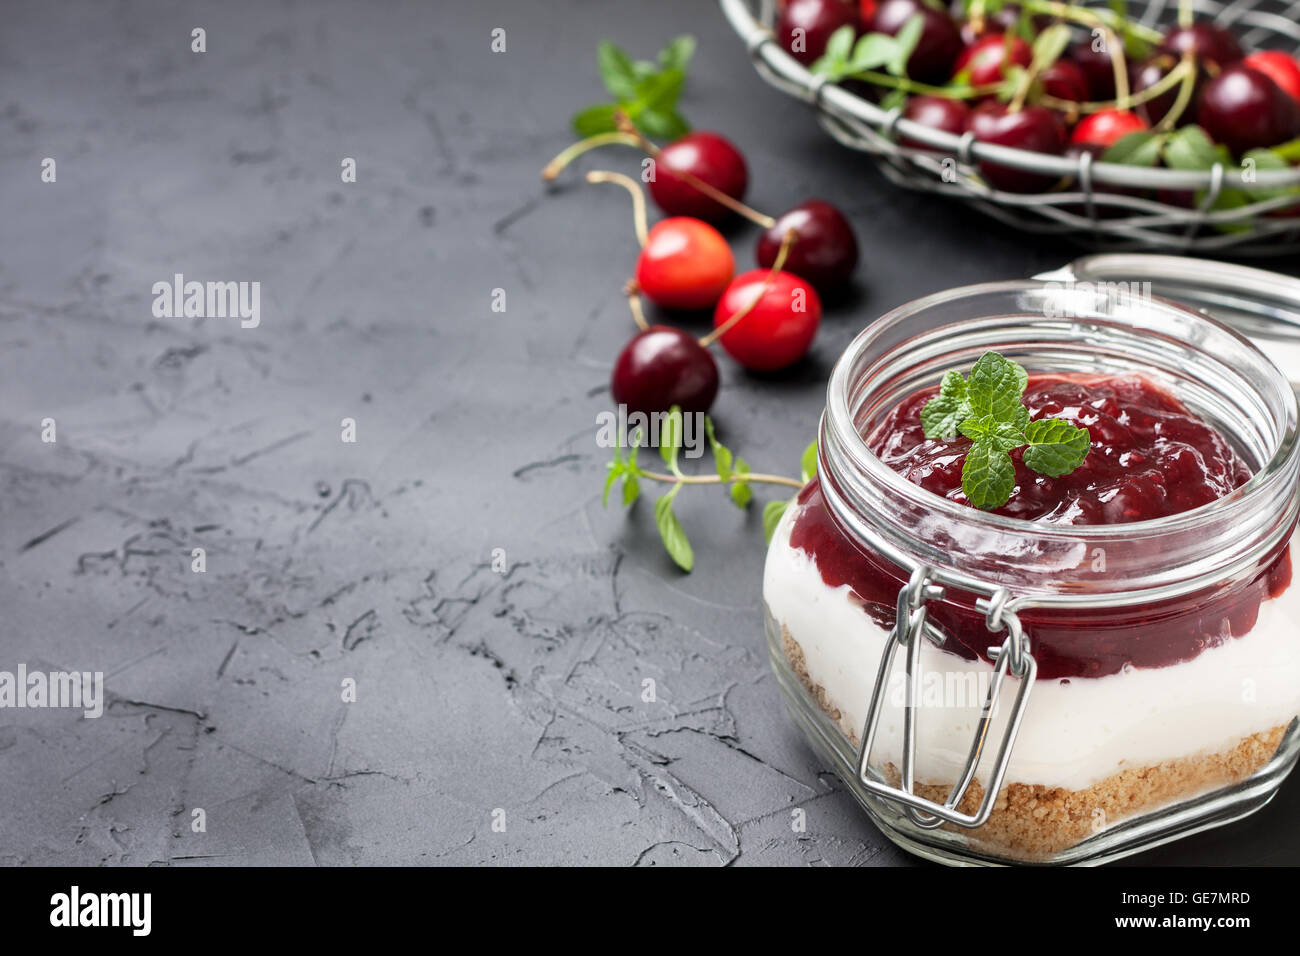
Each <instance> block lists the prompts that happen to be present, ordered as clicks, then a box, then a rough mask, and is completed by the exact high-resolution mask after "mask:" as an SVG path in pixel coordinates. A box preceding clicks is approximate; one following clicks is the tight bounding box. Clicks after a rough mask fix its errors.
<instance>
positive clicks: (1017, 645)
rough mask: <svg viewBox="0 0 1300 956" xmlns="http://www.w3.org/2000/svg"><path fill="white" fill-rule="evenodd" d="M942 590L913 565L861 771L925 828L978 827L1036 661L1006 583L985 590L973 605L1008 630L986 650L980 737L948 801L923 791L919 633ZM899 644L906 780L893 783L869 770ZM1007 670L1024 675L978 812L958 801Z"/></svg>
mask: <svg viewBox="0 0 1300 956" xmlns="http://www.w3.org/2000/svg"><path fill="white" fill-rule="evenodd" d="M943 595H944V589H943V587H942V586H940V585H938V584H936V583H935V581H934V574H933V572H932V571H931V570H930V569H929V568H927V567H925V566H921V567H918V568H916V569H915V570H914V571H913V572H912V576H911V579H910V580H909V581H908V582H907V584H906V585H905V586H904V587H903V588H902V590H900V591H899V592H898V606H897V617H896V619H895V622H894V629H893V631H892V632H890V635H889V639H888V640H887V641H886V643H885V648H884V651H883V653H882V654H881V657H880V669H879V670H878V671H877V673H876V684H875V687H874V688H873V689H872V691H871V702H870V704H869V706H868V709H867V720H866V724H865V725H864V726H863V728H862V745H861V748H860V749H859V751H858V779H859V780H860V781H861V782H862V785H863V786H864V787H866V788H867V790H869V791H871V792H872V793H874V794H876V795H878V796H881V797H884V798H885V799H886V800H891V801H893V802H895V803H900V804H902V805H903V807H904V808H905V809H906V811H907V815H908V816H909V817H910V818H911V820H912V822H914V823H915V824H917V825H918V826H921V827H925V828H926V829H933V828H935V827H940V826H942V825H943V824H944V823H955V824H957V825H958V826H963V827H978V826H983V824H984V823H985V822H986V821H987V820H988V818H989V816H990V814H992V813H993V805H994V803H995V802H996V800H997V795H998V791H999V790H1001V789H1002V780H1003V778H1004V777H1005V776H1006V772H1007V765H1008V763H1010V760H1011V747H1012V745H1013V744H1014V743H1015V741H1016V734H1017V733H1019V731H1020V721H1021V719H1022V718H1023V717H1024V714H1025V706H1026V704H1028V702H1029V692H1030V691H1031V690H1032V689H1033V686H1034V678H1035V676H1036V675H1037V673H1038V665H1037V664H1036V663H1035V661H1034V658H1033V656H1032V655H1031V654H1030V653H1029V646H1028V641H1027V640H1026V638H1025V635H1024V630H1023V629H1022V627H1021V625H1020V619H1019V618H1018V617H1017V616H1016V613H1015V611H1013V610H1011V608H1010V607H1009V606H1008V604H1009V602H1010V597H1011V596H1010V594H1009V593H1008V592H1007V590H1006V589H1005V588H999V589H997V590H995V591H993V592H992V593H991V594H990V596H989V597H987V598H980V599H979V600H977V601H976V602H975V607H976V608H977V609H978V610H980V611H982V612H984V622H985V625H986V626H987V627H988V629H989V631H991V632H995V633H996V632H999V631H1003V630H1005V631H1006V638H1005V640H1003V642H1002V645H1001V646H1000V647H990V648H989V650H988V654H989V657H990V658H992V659H993V661H994V667H993V677H992V680H990V682H989V689H988V694H987V696H986V697H985V699H984V708H983V710H982V711H981V713H980V719H979V722H978V723H977V725H976V727H975V737H974V740H973V741H972V742H971V749H970V753H969V755H968V756H967V758H966V765H965V767H964V769H963V770H962V774H961V777H960V778H959V779H958V780H957V782H956V783H955V784H954V785H953V788H952V792H951V793H949V795H948V799H947V800H945V801H944V802H943V803H941V804H940V803H936V802H934V801H933V800H927V799H926V798H924V797H919V796H917V795H916V793H915V792H914V791H915V789H916V717H917V710H918V708H919V703H920V698H921V682H922V678H923V674H922V672H921V646H922V641H921V640H920V638H921V637H922V636H933V635H930V630H931V628H929V626H928V624H927V621H926V617H927V611H926V602H927V601H931V600H937V599H939V598H942V597H943ZM899 647H905V648H906V649H907V661H906V675H907V685H906V687H907V697H906V702H905V705H904V710H903V760H902V763H903V765H902V767H901V778H902V779H901V782H900V785H899V786H897V787H891V786H890V785H889V784H887V783H885V782H884V781H883V780H882V779H873V778H872V776H871V773H870V761H871V748H872V744H873V743H874V742H875V739H876V731H877V729H878V727H879V724H880V715H881V713H882V712H883V710H884V706H885V698H886V693H887V685H888V683H889V676H890V674H892V673H893V669H894V654H895V653H896V652H897V651H898V648H899ZM1008 673H1010V674H1012V675H1013V676H1014V677H1016V678H1017V679H1018V680H1019V681H1020V688H1019V690H1018V691H1017V692H1016V699H1015V704H1014V706H1013V707H1012V710H1011V715H1010V717H1009V719H1008V721H1007V728H1006V732H1005V733H1004V734H1003V737H1002V741H1001V743H1000V744H999V746H998V752H997V757H996V758H995V760H994V763H993V767H992V769H991V772H990V773H989V779H988V783H987V785H986V787H985V789H984V798H983V800H982V801H981V802H980V805H979V807H978V809H976V811H975V812H974V813H973V814H967V813H960V812H958V811H957V807H958V806H959V805H960V804H961V802H962V800H963V799H965V797H966V792H967V791H968V790H969V789H970V785H971V783H972V782H973V781H974V780H975V773H976V771H977V770H978V769H979V763H980V757H981V756H982V755H983V753H984V745H985V743H986V742H987V738H988V729H989V724H990V722H991V721H992V719H993V714H994V711H995V708H996V706H997V700H998V692H999V691H1000V690H1001V688H1002V679H1003V678H1004V677H1006V676H1007V674H1008Z"/></svg>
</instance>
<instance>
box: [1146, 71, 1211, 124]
mask: <svg viewBox="0 0 1300 956" xmlns="http://www.w3.org/2000/svg"><path fill="white" fill-rule="evenodd" d="M1177 65H1178V58H1177V57H1175V56H1174V55H1173V54H1171V53H1157V54H1156V55H1155V56H1153V57H1152V58H1151V59H1149V60H1147V61H1146V62H1144V63H1142V64H1141V65H1140V66H1137V67H1135V68H1134V69H1133V73H1132V75H1131V76H1130V77H1129V88H1130V89H1131V90H1132V91H1133V92H1134V93H1141V92H1143V91H1145V90H1147V89H1149V88H1150V87H1152V86H1154V85H1155V84H1157V83H1159V82H1160V81H1161V80H1162V79H1163V78H1164V76H1165V74H1166V73H1168V72H1169V71H1170V70H1172V69H1173V68H1174V67H1175V66H1177ZM1196 82H1197V84H1198V85H1199V84H1200V82H1201V78H1200V77H1199V76H1198V78H1197V81H1196ZM1177 100H1178V87H1177V86H1173V87H1171V88H1170V89H1167V90H1165V91H1164V92H1163V93H1161V94H1160V95H1159V96H1157V97H1155V98H1154V99H1150V100H1147V101H1146V102H1145V103H1139V104H1138V105H1137V106H1135V107H1134V111H1135V112H1136V113H1137V114H1138V115H1139V116H1141V117H1142V118H1143V119H1144V120H1146V121H1147V122H1148V123H1150V124H1151V125H1152V126H1155V125H1156V123H1159V122H1160V121H1161V120H1162V119H1164V118H1165V115H1166V114H1167V113H1168V112H1169V111H1170V109H1172V108H1173V105H1174V103H1175V102H1177ZM1195 120H1196V87H1193V88H1192V97H1191V99H1189V100H1188V101H1187V107H1186V108H1185V109H1184V110H1183V113H1182V115H1181V116H1179V117H1178V125H1180V126H1183V125H1186V124H1188V123H1192V122H1195Z"/></svg>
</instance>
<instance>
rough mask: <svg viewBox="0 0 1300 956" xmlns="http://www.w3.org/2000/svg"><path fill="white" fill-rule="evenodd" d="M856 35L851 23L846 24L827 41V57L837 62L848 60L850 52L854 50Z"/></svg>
mask: <svg viewBox="0 0 1300 956" xmlns="http://www.w3.org/2000/svg"><path fill="white" fill-rule="evenodd" d="M855 35H856V31H855V30H854V28H853V26H852V25H851V24H845V25H844V26H842V27H840V28H839V29H838V30H836V31H835V32H834V33H832V34H831V38H830V39H829V40H827V41H826V52H825V53H824V54H823V55H824V56H825V57H826V58H827V59H829V60H832V61H834V62H836V63H844V62H846V61H847V60H848V58H849V54H850V53H851V52H852V51H853V39H854V36H855Z"/></svg>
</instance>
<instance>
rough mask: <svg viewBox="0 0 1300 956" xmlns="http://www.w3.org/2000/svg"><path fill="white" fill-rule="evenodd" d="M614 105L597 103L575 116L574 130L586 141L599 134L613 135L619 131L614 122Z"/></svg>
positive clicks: (615, 106) (615, 107) (573, 121)
mask: <svg viewBox="0 0 1300 956" xmlns="http://www.w3.org/2000/svg"><path fill="white" fill-rule="evenodd" d="M616 109H618V106H617V105H616V104H614V103H597V104H596V105H595V106H588V107H587V108H586V109H584V110H579V111H578V112H576V113H574V114H573V120H572V123H573V130H574V132H575V133H577V134H578V135H579V136H581V137H583V138H584V139H585V138H586V137H588V136H596V135H597V134H599V133H612V132H614V131H615V130H617V129H618V124H617V123H615V122H614V111H615V110H616Z"/></svg>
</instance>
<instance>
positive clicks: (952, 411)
mask: <svg viewBox="0 0 1300 956" xmlns="http://www.w3.org/2000/svg"><path fill="white" fill-rule="evenodd" d="M969 415H970V403H969V402H968V401H967V400H966V379H964V378H963V377H962V374H961V372H958V371H956V370H953V371H950V372H947V373H946V374H945V375H944V376H943V382H942V383H941V384H940V385H939V394H938V395H936V396H935V397H934V398H932V399H930V400H929V401H928V402H926V403H925V407H924V408H922V409H921V427H922V428H923V429H924V430H925V437H926V438H936V439H942V440H945V441H947V440H950V439H952V438H954V437H955V436H956V435H957V429H958V428H960V427H961V423H962V422H963V421H965V420H966V418H967V416H969Z"/></svg>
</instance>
